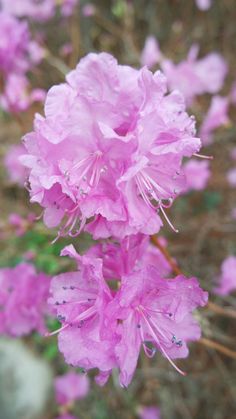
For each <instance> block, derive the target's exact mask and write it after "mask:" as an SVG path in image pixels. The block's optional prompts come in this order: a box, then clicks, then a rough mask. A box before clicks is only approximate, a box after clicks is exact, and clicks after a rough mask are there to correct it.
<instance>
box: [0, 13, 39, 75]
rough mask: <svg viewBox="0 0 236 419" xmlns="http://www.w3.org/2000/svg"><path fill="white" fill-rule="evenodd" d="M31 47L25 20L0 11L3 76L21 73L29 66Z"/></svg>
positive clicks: (1, 67)
mask: <svg viewBox="0 0 236 419" xmlns="http://www.w3.org/2000/svg"><path fill="white" fill-rule="evenodd" d="M31 48H32V44H31V35H30V32H29V28H28V24H27V22H25V21H19V20H18V19H16V18H15V17H14V16H11V15H9V14H7V13H4V12H0V72H1V73H2V75H3V77H4V78H6V77H8V75H9V73H20V74H22V73H24V72H25V71H27V70H29V69H30V68H31V66H32V64H33V63H32V61H31V58H30V51H31Z"/></svg>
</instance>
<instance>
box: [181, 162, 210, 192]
mask: <svg viewBox="0 0 236 419" xmlns="http://www.w3.org/2000/svg"><path fill="white" fill-rule="evenodd" d="M183 167H184V173H185V176H186V187H185V190H184V191H183V193H187V192H190V191H192V190H194V191H201V190H203V189H205V187H206V185H207V182H208V180H209V178H210V176H211V171H210V168H209V161H206V160H202V161H199V160H196V159H191V160H189V161H188V162H187V163H185V164H184V166H183Z"/></svg>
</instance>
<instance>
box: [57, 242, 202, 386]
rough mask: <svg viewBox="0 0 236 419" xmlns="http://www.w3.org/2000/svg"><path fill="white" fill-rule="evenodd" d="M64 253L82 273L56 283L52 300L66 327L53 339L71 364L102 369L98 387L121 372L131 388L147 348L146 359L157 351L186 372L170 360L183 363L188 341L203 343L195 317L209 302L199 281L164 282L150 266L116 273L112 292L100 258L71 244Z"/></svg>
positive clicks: (64, 276) (178, 279)
mask: <svg viewBox="0 0 236 419" xmlns="http://www.w3.org/2000/svg"><path fill="white" fill-rule="evenodd" d="M128 251H129V250H128V249H127V252H128ZM132 251H133V249H132V250H131V253H132ZM62 254H63V255H69V256H70V257H72V258H74V259H75V260H76V262H77V264H78V268H79V271H77V272H68V273H64V274H60V275H58V276H56V277H54V278H53V280H52V285H51V294H52V297H51V298H50V299H49V302H50V304H52V305H53V306H54V308H55V309H56V311H57V316H58V320H59V321H60V322H61V323H62V325H61V328H60V329H58V330H56V331H54V332H52V333H51V334H50V335H53V334H58V335H59V336H58V343H59V349H60V351H61V352H62V353H63V354H64V357H65V360H66V362H67V363H69V364H71V365H73V366H79V367H82V368H85V369H86V370H88V369H91V368H98V369H99V370H100V373H99V375H98V376H97V382H98V383H99V384H100V385H103V384H104V383H105V382H106V381H107V379H108V378H109V375H110V373H111V370H112V369H113V368H117V367H118V368H119V370H120V384H121V386H128V385H129V383H130V381H131V379H132V376H133V374H134V372H135V369H136V366H137V361H138V358H139V353H140V350H141V348H142V347H143V349H144V351H145V353H146V354H147V356H153V355H154V353H155V351H156V350H159V351H160V352H161V353H162V354H163V355H164V356H165V357H166V358H167V359H168V360H169V362H170V363H171V364H172V365H173V366H174V368H176V369H177V371H179V372H180V373H182V371H181V370H180V369H179V368H178V367H177V366H176V365H175V364H174V362H173V360H172V359H174V358H185V357H186V356H187V355H188V348H187V342H188V341H191V340H197V339H199V337H200V328H199V326H198V324H197V322H196V321H195V320H194V318H193V317H192V314H191V313H192V311H193V310H194V309H195V308H197V307H198V306H203V305H205V304H206V302H207V293H205V292H203V291H202V290H201V288H200V287H199V284H198V281H197V280H196V279H194V278H192V279H187V278H185V277H184V276H181V275H180V276H178V277H176V278H175V279H163V278H162V277H161V276H160V272H159V271H158V269H157V268H156V267H155V266H154V265H153V264H149V261H147V263H146V264H144V263H143V264H141V265H139V266H137V265H136V267H135V268H134V269H133V270H132V272H130V273H128V274H123V275H122V276H121V277H120V272H121V271H122V270H121V271H120V272H119V270H118V271H117V274H116V275H115V278H116V281H119V285H118V287H117V291H114V287H113V290H111V289H110V288H109V286H108V283H106V282H105V279H104V277H103V266H102V265H103V261H102V259H101V258H97V257H96V256H93V255H92V254H89V253H88V254H85V255H84V256H80V255H79V254H78V253H76V251H75V249H74V248H73V246H72V245H70V246H68V247H66V248H65V249H64V251H63V252H62ZM103 257H104V260H105V255H104V254H103ZM112 269H114V266H113V267H112ZM128 271H129V270H128ZM148 343H149V344H150V345H151V348H150V346H148Z"/></svg>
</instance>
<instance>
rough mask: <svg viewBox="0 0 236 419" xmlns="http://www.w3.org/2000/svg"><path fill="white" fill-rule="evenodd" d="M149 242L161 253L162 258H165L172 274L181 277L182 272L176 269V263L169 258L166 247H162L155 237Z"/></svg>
mask: <svg viewBox="0 0 236 419" xmlns="http://www.w3.org/2000/svg"><path fill="white" fill-rule="evenodd" d="M151 242H152V243H153V244H154V246H156V247H157V248H158V249H159V250H160V251H161V253H162V254H163V256H164V257H165V258H166V260H167V262H168V263H169V265H170V266H171V269H172V271H173V272H174V274H175V275H183V272H182V271H181V269H180V268H179V267H178V265H177V263H176V262H175V261H174V259H172V257H171V256H170V254H169V252H168V250H167V248H166V247H164V246H163V245H162V244H161V243H160V241H159V239H158V237H157V236H151Z"/></svg>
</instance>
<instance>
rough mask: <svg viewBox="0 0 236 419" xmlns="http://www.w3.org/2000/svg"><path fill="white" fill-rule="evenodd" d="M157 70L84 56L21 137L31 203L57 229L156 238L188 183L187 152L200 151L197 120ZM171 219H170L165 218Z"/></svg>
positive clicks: (104, 56) (62, 232) (101, 56)
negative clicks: (184, 166)
mask: <svg viewBox="0 0 236 419" xmlns="http://www.w3.org/2000/svg"><path fill="white" fill-rule="evenodd" d="M166 91H167V87H166V79H165V77H164V76H163V75H162V74H161V72H159V71H158V72H156V73H155V74H153V73H151V72H150V71H149V70H148V69H147V68H143V69H141V70H139V71H138V70H136V69H133V68H131V67H128V66H121V65H118V64H117V61H116V60H115V59H114V58H113V57H112V56H111V55H109V54H106V53H101V54H93V53H91V54H88V55H87V56H86V57H85V58H83V59H82V60H81V61H80V62H79V64H78V66H77V68H76V69H75V70H73V71H72V72H70V73H69V74H68V75H67V78H66V83H64V84H61V85H58V86H54V87H52V88H51V89H50V90H49V92H48V95H47V99H46V103H45V117H42V116H41V115H38V114H37V115H36V117H35V121H34V131H33V132H31V133H29V134H28V135H26V136H25V138H24V144H25V146H26V148H27V151H28V155H26V156H24V157H22V158H21V161H22V162H23V163H24V164H25V165H26V166H27V167H28V168H29V170H30V176H29V182H30V188H31V201H32V202H38V203H39V204H40V205H41V206H42V207H43V208H45V212H44V222H45V224H46V225H47V227H49V228H51V227H56V226H58V225H59V224H61V226H62V227H61V228H60V231H59V235H62V236H63V235H67V234H70V235H76V234H79V232H80V231H81V230H82V229H83V228H84V226H85V223H86V222H87V221H88V220H89V224H88V225H87V226H86V229H87V230H88V231H89V232H91V233H92V235H93V237H94V238H95V239H96V238H101V237H103V238H107V237H109V236H112V235H113V236H114V237H120V238H122V237H125V236H126V235H130V234H136V233H138V232H142V233H144V234H154V233H156V232H157V231H158V230H159V229H160V227H161V226H162V219H163V218H164V219H167V220H168V218H167V215H166V213H165V208H166V207H169V206H170V205H171V204H172V202H173V200H174V199H175V198H176V197H177V195H178V194H179V193H180V191H181V189H182V188H184V176H183V174H182V158H183V157H184V156H186V157H191V156H192V154H194V153H196V152H197V151H198V150H199V149H200V147H201V142H200V139H199V138H196V137H195V121H194V118H193V117H192V118H190V117H189V116H188V114H187V113H186V111H185V103H184V99H183V97H182V95H181V94H180V93H178V92H173V93H171V94H166ZM168 222H169V220H168Z"/></svg>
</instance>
